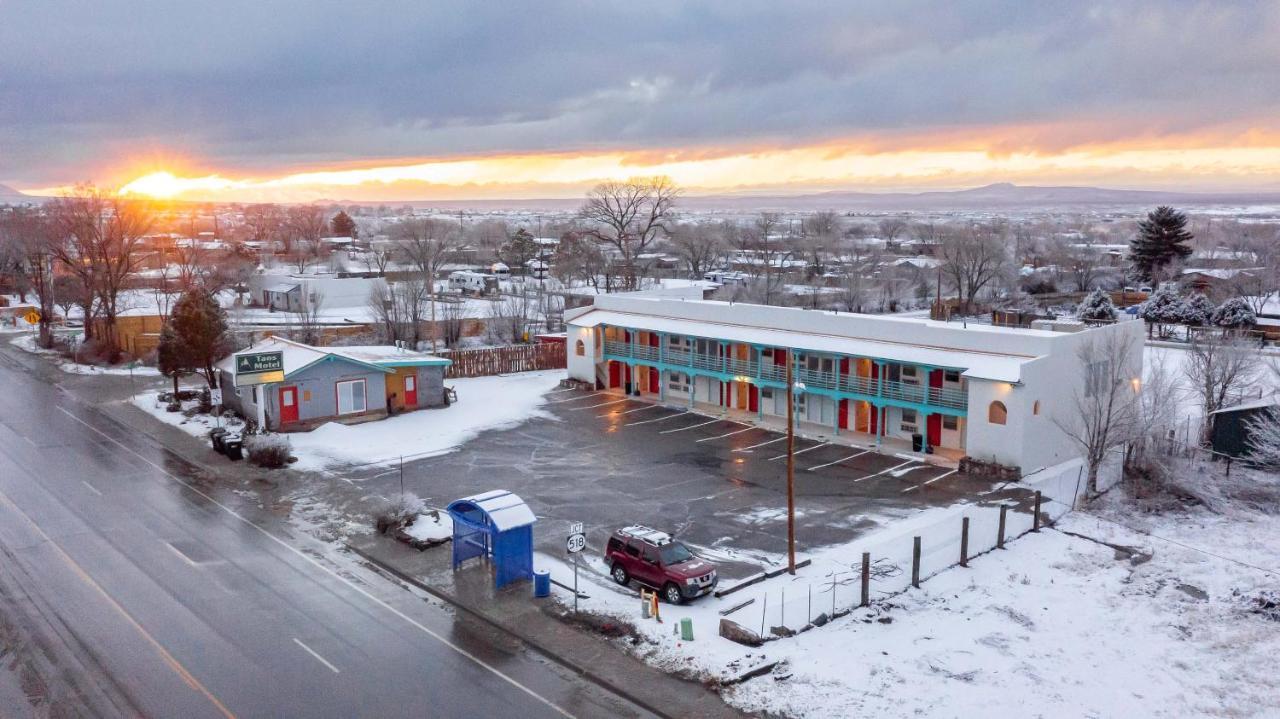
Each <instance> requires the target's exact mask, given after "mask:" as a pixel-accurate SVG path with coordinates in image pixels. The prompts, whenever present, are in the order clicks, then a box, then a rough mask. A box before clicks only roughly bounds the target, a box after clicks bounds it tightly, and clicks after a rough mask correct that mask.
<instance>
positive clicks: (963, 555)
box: [960, 517, 969, 567]
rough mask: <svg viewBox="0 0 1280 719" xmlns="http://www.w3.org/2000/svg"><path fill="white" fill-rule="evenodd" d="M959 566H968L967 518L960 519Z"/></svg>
mask: <svg viewBox="0 0 1280 719" xmlns="http://www.w3.org/2000/svg"><path fill="white" fill-rule="evenodd" d="M960 566H962V567H967V566H969V518H968V517H961V518H960Z"/></svg>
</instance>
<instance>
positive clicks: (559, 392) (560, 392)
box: [547, 387, 578, 395]
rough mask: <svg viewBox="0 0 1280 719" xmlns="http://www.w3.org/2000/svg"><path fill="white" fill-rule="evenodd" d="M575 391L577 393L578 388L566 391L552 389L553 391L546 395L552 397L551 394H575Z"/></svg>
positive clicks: (570, 388)
mask: <svg viewBox="0 0 1280 719" xmlns="http://www.w3.org/2000/svg"><path fill="white" fill-rule="evenodd" d="M577 391H578V388H577V387H569V388H568V389H553V390H551V391H550V392H548V393H547V394H548V395H552V394H564V393H565V392H577Z"/></svg>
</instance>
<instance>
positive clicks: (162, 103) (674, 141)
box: [0, 0, 1280, 184]
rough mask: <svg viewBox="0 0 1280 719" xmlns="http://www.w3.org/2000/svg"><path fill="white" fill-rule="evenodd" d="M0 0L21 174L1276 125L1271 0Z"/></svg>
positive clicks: (9, 165) (1, 49)
mask: <svg viewBox="0 0 1280 719" xmlns="http://www.w3.org/2000/svg"><path fill="white" fill-rule="evenodd" d="M2 7H3V12H4V20H3V22H2V23H0V179H7V180H9V181H18V182H22V183H34V184H38V183H41V182H55V181H66V180H68V179H74V178H75V177H78V176H79V175H78V174H77V173H80V172H83V171H85V168H97V167H102V166H106V165H112V164H115V163H118V162H119V161H121V160H122V159H124V156H125V155H127V154H130V153H137V152H145V151H146V150H148V149H149V148H174V149H178V150H180V151H185V152H188V153H190V154H192V155H195V156H197V157H202V158H205V159H207V160H209V161H210V162H212V163H214V164H219V165H220V164H224V163H225V164H231V165H235V166H237V167H249V168H252V167H275V166H279V165H282V164H297V163H311V162H326V161H343V160H351V159H357V158H390V157H406V156H423V155H449V154H469V153H488V152H519V151H539V150H561V149H566V150H576V149H587V148H592V149H598V148H613V147H618V148H637V147H639V148H644V147H671V146H674V147H683V146H699V145H706V144H723V143H738V142H750V141H753V140H768V141H780V142H804V141H810V140H822V139H829V138H833V137H840V136H846V135H852V134H861V133H879V132H894V133H897V132H912V131H930V130H946V129H950V128H964V127H969V126H974V127H982V126H988V125H1012V124H1023V123H1047V122H1073V121H1079V122H1082V123H1088V122H1093V123H1110V124H1111V127H1113V131H1114V132H1117V133H1119V132H1133V133H1139V132H1142V133H1161V132H1182V131H1193V130H1196V129H1199V128H1203V127H1208V126H1213V125H1219V124H1224V123H1242V124H1246V125H1249V126H1252V127H1260V128H1263V129H1270V130H1277V129H1280V128H1278V127H1276V125H1277V124H1278V123H1277V120H1276V119H1275V118H1276V117H1277V116H1278V115H1277V110H1280V72H1277V70H1278V69H1280V43H1276V42H1275V38H1276V37H1280V9H1278V8H1280V6H1277V5H1276V4H1275V3H1243V2H1242V3H1222V2H1166V3H1159V4H1136V3H1115V2H1107V3H1099V4H1098V5H1095V6H1088V5H1085V4H1083V3H1032V2H1026V1H1025V0H1024V1H1022V2H1017V1H1015V2H993V1H991V2H976V3H963V4H961V3H949V2H942V3H924V2H897V3H865V4H861V3H859V4H849V3H841V2H827V3H821V2H811V3H804V2H785V3H778V2H743V1H736V2H723V3H703V4H698V3H663V2H654V3H626V4H622V3H618V4H604V3H593V2H554V1H550V0H548V1H544V2H533V3H466V2H431V3H425V2H421V0H419V1H418V2H404V3H352V2H315V1H306V2H304V1H301V0H291V1H289V2H275V1H273V2H269V3H267V2H260V1H258V2H238V1H230V2H219V3H190V4H188V3H173V2H136V1H135V2H126V1H124V0H100V1H99V2H95V3H83V2H63V1H61V0H44V1H43V2H21V3H14V2H9V3H4V4H3V6H2ZM1097 139H1103V140H1105V139H1110V138H1107V137H1100V138H1097ZM68 173H71V174H70V176H69V175H68Z"/></svg>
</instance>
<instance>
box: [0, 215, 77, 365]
mask: <svg viewBox="0 0 1280 719" xmlns="http://www.w3.org/2000/svg"><path fill="white" fill-rule="evenodd" d="M55 244H56V243H55V237H54V235H53V234H52V232H51V228H50V226H49V222H48V221H47V219H46V218H45V217H44V216H43V215H41V214H40V213H39V212H38V211H36V210H29V209H24V208H17V207H15V208H11V209H8V210H0V250H2V251H3V252H4V255H5V258H6V260H5V261H6V262H7V263H8V266H9V268H10V271H11V272H12V273H13V276H14V277H16V278H18V280H17V281H18V282H20V286H21V287H23V288H24V290H25V291H28V292H32V293H34V294H35V296H36V301H37V302H38V303H39V305H40V321H39V323H38V325H37V326H38V327H39V333H40V335H39V339H38V340H37V341H38V342H39V344H40V346H41V347H46V348H47V347H49V346H51V345H52V344H53V314H54V313H53V308H54V303H55V298H56V297H57V286H56V278H55V277H54V271H53V265H54V257H55V256H56V254H57V253H56V252H55ZM63 314H64V315H65V311H64V313H63Z"/></svg>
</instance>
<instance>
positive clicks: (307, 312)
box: [290, 291, 324, 345]
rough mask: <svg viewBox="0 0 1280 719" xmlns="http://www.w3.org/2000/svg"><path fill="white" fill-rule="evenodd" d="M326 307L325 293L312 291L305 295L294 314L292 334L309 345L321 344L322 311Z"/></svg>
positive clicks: (294, 337)
mask: <svg viewBox="0 0 1280 719" xmlns="http://www.w3.org/2000/svg"><path fill="white" fill-rule="evenodd" d="M323 307H324V293H323V292H318V291H317V292H312V293H311V294H310V295H309V296H306V297H303V299H302V305H301V306H300V307H299V308H298V309H297V310H295V311H294V312H293V313H292V314H293V322H292V324H293V328H292V331H291V332H290V335H291V336H292V338H293V339H295V340H297V341H298V342H301V343H303V344H308V345H319V344H320V341H321V339H323V337H322V334H321V321H320V316H321V315H320V312H321V309H322V308H323Z"/></svg>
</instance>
